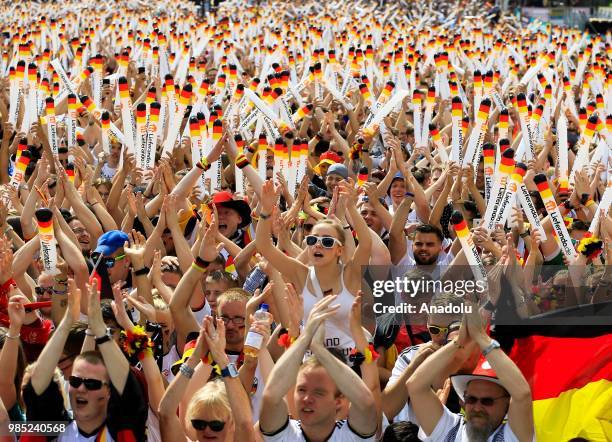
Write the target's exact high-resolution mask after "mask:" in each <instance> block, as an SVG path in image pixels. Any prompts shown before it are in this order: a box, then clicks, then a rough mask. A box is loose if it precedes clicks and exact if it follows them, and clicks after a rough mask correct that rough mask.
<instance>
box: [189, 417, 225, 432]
mask: <svg viewBox="0 0 612 442" xmlns="http://www.w3.org/2000/svg"><path fill="white" fill-rule="evenodd" d="M191 425H192V426H193V428H195V429H196V430H198V431H204V430H206V428H207V427H210V429H211V430H212V431H214V432H215V433H218V432H219V431H223V428H225V422H223V421H205V420H203V419H191Z"/></svg>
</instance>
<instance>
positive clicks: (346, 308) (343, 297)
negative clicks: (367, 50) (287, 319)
mask: <svg viewBox="0 0 612 442" xmlns="http://www.w3.org/2000/svg"><path fill="white" fill-rule="evenodd" d="M308 281H310V283H311V285H312V288H313V290H314V293H313V292H311V291H310V289H309V287H308ZM340 284H341V289H340V293H339V294H338V297H337V298H336V301H335V302H334V304H340V308H339V309H338V311H337V312H336V314H335V315H334V316H332V317H331V318H328V319H327V320H326V321H325V347H328V348H330V347H336V348H338V349H340V350H342V353H343V354H344V357H345V359H346V361H347V363H348V360H349V359H348V357H349V354H350V352H351V350H352V349H353V347H355V341H353V336H352V335H351V330H350V326H349V315H350V312H351V306H352V305H353V301H354V300H355V297H354V296H353V295H352V294H351V292H349V291H348V289H347V288H346V287H345V286H344V267H342V271H341V272H340ZM302 297H303V299H304V316H303V318H302V320H303V323H304V324H306V321H307V320H308V315H310V311H311V310H312V309H313V307H314V305H315V304H316V303H317V302H318V301H320V300H321V299H323V291H322V290H321V285H320V284H319V280H318V279H317V275H316V273H315V269H314V267H309V268H308V278H307V279H306V284H304V291H303V292H302ZM309 354H310V353H307V355H309Z"/></svg>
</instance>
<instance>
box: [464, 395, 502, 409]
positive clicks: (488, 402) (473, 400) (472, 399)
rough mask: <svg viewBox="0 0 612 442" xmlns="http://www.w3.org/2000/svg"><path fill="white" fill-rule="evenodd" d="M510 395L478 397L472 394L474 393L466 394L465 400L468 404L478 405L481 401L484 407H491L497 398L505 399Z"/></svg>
mask: <svg viewBox="0 0 612 442" xmlns="http://www.w3.org/2000/svg"><path fill="white" fill-rule="evenodd" d="M507 397H508V395H505V396H500V397H476V396H472V395H465V396H464V398H463V399H464V400H463V401H464V402H465V403H466V404H467V405H476V404H477V403H478V402H480V403H481V404H482V405H483V406H484V407H491V406H492V405H493V404H494V403H495V401H496V400H498V399H504V398H507Z"/></svg>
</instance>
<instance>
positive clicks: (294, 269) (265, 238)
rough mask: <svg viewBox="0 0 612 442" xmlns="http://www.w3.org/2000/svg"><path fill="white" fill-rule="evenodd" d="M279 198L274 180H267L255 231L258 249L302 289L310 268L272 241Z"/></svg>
mask: <svg viewBox="0 0 612 442" xmlns="http://www.w3.org/2000/svg"><path fill="white" fill-rule="evenodd" d="M277 199H278V198H277V194H276V192H275V191H274V186H273V184H272V181H269V180H268V181H266V182H265V183H264V185H263V192H262V196H261V200H260V203H261V212H260V219H259V222H258V223H257V231H256V233H255V243H256V244H257V250H259V252H260V253H261V254H262V255H263V256H264V258H266V259H267V260H268V261H269V262H270V264H272V265H273V266H274V267H275V268H277V269H279V270H280V269H282V270H283V272H284V273H285V275H288V279H289V280H290V282H291V283H293V284H294V285H295V287H296V288H299V290H301V289H302V287H303V286H304V283H305V281H306V274H307V272H308V268H307V267H306V266H305V265H304V264H302V263H301V262H299V261H297V260H296V259H294V258H291V257H288V256H286V255H285V254H284V253H283V252H281V251H280V250H279V249H277V248H276V247H274V244H273V243H272V231H271V216H272V210H273V209H274V205H275V204H276V201H277Z"/></svg>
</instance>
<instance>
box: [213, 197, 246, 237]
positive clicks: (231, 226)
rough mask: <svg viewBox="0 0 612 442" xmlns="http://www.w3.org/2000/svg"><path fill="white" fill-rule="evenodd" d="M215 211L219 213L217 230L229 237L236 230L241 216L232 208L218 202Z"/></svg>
mask: <svg viewBox="0 0 612 442" xmlns="http://www.w3.org/2000/svg"><path fill="white" fill-rule="evenodd" d="M217 213H218V215H219V232H220V233H221V234H223V235H224V236H226V237H228V238H229V237H230V236H232V235H233V234H234V233H236V230H238V226H239V225H240V223H241V222H242V218H241V217H240V215H238V212H236V211H235V210H234V209H230V208H228V207H223V206H222V205H219V204H218V205H217Z"/></svg>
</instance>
